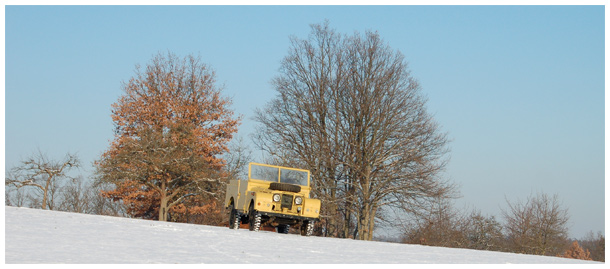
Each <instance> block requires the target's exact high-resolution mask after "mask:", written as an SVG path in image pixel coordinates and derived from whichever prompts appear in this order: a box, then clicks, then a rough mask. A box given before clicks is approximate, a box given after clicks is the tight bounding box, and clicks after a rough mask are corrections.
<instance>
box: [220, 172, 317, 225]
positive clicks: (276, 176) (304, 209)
mask: <svg viewBox="0 0 610 269" xmlns="http://www.w3.org/2000/svg"><path fill="white" fill-rule="evenodd" d="M309 184H310V173H309V171H308V170H302V169H296V168H288V167H281V166H275V165H267V164H259V163H250V164H249V165H248V179H247V180H231V181H230V182H229V184H228V185H227V194H226V197H225V205H226V207H227V209H229V212H230V215H229V228H231V229H239V225H240V223H243V224H248V225H249V229H250V231H258V230H259V229H260V227H261V225H266V226H272V227H276V228H277V231H278V232H279V233H288V229H289V228H290V226H291V225H293V226H295V227H299V226H300V230H301V235H305V236H309V235H311V234H312V232H313V225H314V222H315V221H318V219H319V217H320V200H318V199H313V198H310V196H309V193H310V191H311V189H310V185H309Z"/></svg>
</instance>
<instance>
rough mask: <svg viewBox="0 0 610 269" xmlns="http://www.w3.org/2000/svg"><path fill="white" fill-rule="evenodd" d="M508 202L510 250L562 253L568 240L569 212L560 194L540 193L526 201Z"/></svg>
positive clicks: (506, 226)
mask: <svg viewBox="0 0 610 269" xmlns="http://www.w3.org/2000/svg"><path fill="white" fill-rule="evenodd" d="M507 203H508V209H507V210H503V212H502V214H503V216H504V218H505V220H506V222H505V230H506V232H507V236H508V244H509V249H510V250H512V251H514V252H519V253H527V254H536V255H552V256H554V255H557V254H560V253H561V251H562V250H563V246H564V244H565V242H566V240H567V233H568V228H567V225H566V224H567V222H568V220H569V216H568V210H567V209H565V208H563V207H562V205H561V203H560V201H559V197H558V196H557V195H553V196H552V197H550V196H548V195H546V194H544V193H539V194H537V195H536V196H534V197H532V196H530V197H528V198H527V200H526V201H525V202H519V201H518V202H515V203H511V202H508V201H507Z"/></svg>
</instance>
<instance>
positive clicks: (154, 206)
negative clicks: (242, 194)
mask: <svg viewBox="0 0 610 269" xmlns="http://www.w3.org/2000/svg"><path fill="white" fill-rule="evenodd" d="M123 90H124V92H125V93H124V95H123V96H121V97H120V98H119V100H118V101H117V102H116V103H114V104H113V105H112V120H113V122H114V126H115V138H114V141H112V143H111V145H110V148H109V149H108V150H107V151H106V152H104V153H103V154H102V156H101V159H100V160H98V161H97V162H96V167H97V175H98V180H100V181H101V182H109V183H113V184H114V185H115V186H116V188H115V189H114V190H111V191H104V192H103V193H104V195H105V196H107V197H109V198H112V199H114V200H122V201H123V202H124V203H125V204H126V205H127V210H128V213H129V214H130V215H132V216H136V217H142V218H149V219H151V218H158V220H160V221H166V220H168V214H169V213H170V211H171V210H172V208H176V209H180V210H179V211H181V210H182V208H183V207H184V202H185V201H186V200H185V199H187V198H189V197H193V196H196V197H197V199H202V198H201V197H204V196H205V197H208V198H207V199H208V201H209V203H213V202H214V200H215V199H216V196H217V195H218V191H219V190H220V189H222V186H221V181H222V180H221V178H223V175H222V173H223V172H222V168H223V167H224V165H225V161H224V160H222V159H221V158H219V157H218V156H219V155H220V154H222V153H224V152H226V151H227V143H228V142H229V141H230V140H231V138H232V136H233V134H234V133H235V132H236V131H237V126H238V124H239V121H240V119H238V118H237V119H236V118H234V117H233V111H231V110H230V109H229V105H230V104H231V100H230V99H229V98H226V97H223V96H222V95H221V92H222V89H221V88H219V87H217V86H216V80H215V73H214V71H212V70H211V69H210V68H209V67H208V66H207V65H205V64H203V63H202V62H201V60H200V59H199V57H194V56H192V55H189V56H187V57H184V58H182V59H180V58H178V57H177V56H175V55H174V54H171V53H168V54H167V55H162V54H159V55H157V56H156V57H154V58H153V60H152V61H151V63H150V64H148V65H147V66H146V68H145V69H144V70H141V69H140V68H139V67H137V68H136V75H135V76H134V77H132V78H131V79H130V80H129V82H128V83H124V85H123Z"/></svg>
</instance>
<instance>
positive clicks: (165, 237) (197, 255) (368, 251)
mask: <svg viewBox="0 0 610 269" xmlns="http://www.w3.org/2000/svg"><path fill="white" fill-rule="evenodd" d="M5 225H6V227H5V262H6V263H8V264H15V263H85V264H91V263H168V264H169V263H181V264H184V263H188V264H193V263H215V264H218V263H283V264H294V263H299V264H301V263H324V264H326V263H352V264H353V263H415V264H420V263H442V264H445V263H495V264H497V263H586V261H581V260H573V259H563V258H554V257H543V256H533V255H521V254H511V253H501V252H491V251H476V250H468V249H451V248H440V247H428V246H420V245H406V244H396V243H383V242H366V241H355V240H350V239H336V238H321V237H314V236H312V237H302V236H300V235H294V234H287V235H286V234H277V233H273V232H266V231H260V232H250V231H248V230H247V229H241V230H230V229H229V228H224V227H212V226H204V225H193V224H183V223H168V222H158V221H147V220H138V219H128V218H116V217H106V216H95V215H85V214H75V213H66V212H57V211H46V210H37V209H29V208H16V207H5Z"/></svg>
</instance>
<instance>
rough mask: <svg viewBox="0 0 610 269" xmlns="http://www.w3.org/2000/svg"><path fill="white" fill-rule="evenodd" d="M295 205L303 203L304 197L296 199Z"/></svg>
mask: <svg viewBox="0 0 610 269" xmlns="http://www.w3.org/2000/svg"><path fill="white" fill-rule="evenodd" d="M294 203H295V204H297V205H300V204H302V203H303V197H297V198H294Z"/></svg>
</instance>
